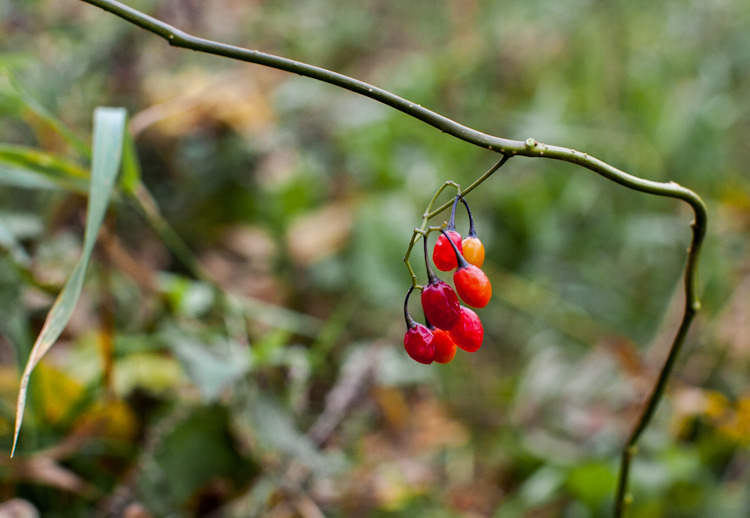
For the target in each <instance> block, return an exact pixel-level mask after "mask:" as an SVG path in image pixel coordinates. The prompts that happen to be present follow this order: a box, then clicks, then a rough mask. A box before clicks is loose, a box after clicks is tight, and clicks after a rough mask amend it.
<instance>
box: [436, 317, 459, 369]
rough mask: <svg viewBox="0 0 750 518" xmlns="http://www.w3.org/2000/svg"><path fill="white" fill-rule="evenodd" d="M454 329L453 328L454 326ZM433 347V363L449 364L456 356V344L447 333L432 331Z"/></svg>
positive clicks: (440, 330) (437, 330)
mask: <svg viewBox="0 0 750 518" xmlns="http://www.w3.org/2000/svg"><path fill="white" fill-rule="evenodd" d="M454 327H455V326H454ZM432 335H433V337H434V339H433V340H432V343H433V344H434V346H435V361H436V362H438V363H449V362H450V361H451V360H453V357H454V356H456V342H454V341H453V338H452V337H451V335H450V333H449V332H448V331H443V330H442V329H432Z"/></svg>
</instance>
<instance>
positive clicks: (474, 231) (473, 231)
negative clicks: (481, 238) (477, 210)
mask: <svg viewBox="0 0 750 518" xmlns="http://www.w3.org/2000/svg"><path fill="white" fill-rule="evenodd" d="M459 197H460V198H461V201H462V202H463V204H464V207H466V213H467V214H468V215H469V235H468V237H477V229H476V228H474V216H472V215H471V209H470V208H469V204H468V203H467V202H466V199H464V197H463V196H459Z"/></svg>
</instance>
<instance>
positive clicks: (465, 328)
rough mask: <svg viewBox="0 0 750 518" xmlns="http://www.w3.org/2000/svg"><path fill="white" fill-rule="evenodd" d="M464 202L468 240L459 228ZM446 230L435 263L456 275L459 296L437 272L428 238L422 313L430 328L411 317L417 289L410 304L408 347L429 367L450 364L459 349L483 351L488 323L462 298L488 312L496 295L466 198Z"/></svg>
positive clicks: (441, 269)
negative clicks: (431, 262) (486, 269)
mask: <svg viewBox="0 0 750 518" xmlns="http://www.w3.org/2000/svg"><path fill="white" fill-rule="evenodd" d="M459 200H460V201H461V202H462V203H463V204H464V206H465V207H466V211H467V212H468V215H469V226H470V228H469V235H468V236H467V237H466V238H465V239H463V240H462V239H461V234H459V233H458V232H456V226H455V219H456V205H457V204H458V202H459ZM431 230H438V229H431ZM440 231H441V235H440V236H439V237H438V240H437V242H436V243H435V248H434V249H433V252H432V261H433V262H434V263H435V267H436V268H438V269H439V270H440V271H444V272H448V271H451V270H455V271H454V273H453V284H454V285H455V286H456V289H455V291H454V290H453V288H452V287H451V286H450V285H449V284H448V283H446V282H444V281H442V280H440V279H439V278H438V277H437V276H436V275H435V273H434V272H433V270H432V267H431V266H430V260H429V257H428V254H427V236H426V235H423V241H424V256H425V257H424V258H425V266H426V269H427V285H426V286H424V287H423V288H422V310H423V311H424V315H425V320H426V325H422V324H419V323H417V322H415V321H414V319H412V318H411V316H410V315H409V310H408V302H409V296H410V295H411V293H412V291H413V290H414V286H412V287H411V288H409V292H408V293H407V294H406V300H405V301H404V319H405V320H406V327H407V330H406V334H405V335H404V347H405V349H406V352H407V354H408V355H409V356H410V357H411V358H412V359H414V360H416V361H418V362H419V363H425V364H429V363H432V362H433V361H436V362H438V363H448V362H450V361H451V360H452V359H453V357H454V356H455V355H456V348H457V347H460V348H461V349H463V350H465V351H468V352H474V351H476V350H477V349H479V347H481V345H482V339H483V337H484V328H483V327H482V322H481V321H480V320H479V317H478V316H477V314H476V313H475V312H474V311H473V310H471V309H470V308H468V307H466V306H463V305H461V304H460V303H459V297H460V298H461V300H462V301H463V302H464V303H465V304H467V305H468V306H472V307H475V308H483V307H484V306H486V305H487V303H488V302H489V300H490V297H491V296H492V286H491V284H490V281H489V279H488V278H487V275H485V273H484V272H483V271H482V270H481V269H480V267H481V266H482V264H483V263H484V245H482V242H481V241H480V240H479V238H478V237H477V234H476V230H475V228H474V219H473V218H472V216H471V210H470V209H469V205H468V204H467V203H466V200H465V199H464V198H463V197H462V196H460V195H458V196H456V199H455V200H454V202H453V209H452V210H451V217H450V220H449V221H448V224H447V226H446V228H445V229H440ZM456 292H458V295H456Z"/></svg>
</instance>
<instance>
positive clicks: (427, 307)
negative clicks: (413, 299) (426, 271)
mask: <svg viewBox="0 0 750 518" xmlns="http://www.w3.org/2000/svg"><path fill="white" fill-rule="evenodd" d="M422 309H423V310H424V315H425V317H427V320H429V321H430V322H431V323H432V325H434V326H435V327H437V328H439V329H445V330H446V331H447V330H449V329H450V328H452V327H453V326H454V325H456V322H458V316H459V311H460V305H459V303H458V297H456V292H455V291H453V288H451V287H450V285H448V284H447V283H445V282H443V281H441V280H440V279H438V278H437V277H435V278H434V279H433V280H431V281H430V284H428V285H427V286H425V287H424V289H423V290H422Z"/></svg>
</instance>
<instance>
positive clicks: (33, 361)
mask: <svg viewBox="0 0 750 518" xmlns="http://www.w3.org/2000/svg"><path fill="white" fill-rule="evenodd" d="M125 120H126V118H125V110H124V109H122V108H97V109H96V111H95V112H94V138H93V140H94V142H93V148H94V153H93V159H92V165H91V181H90V183H89V204H88V211H87V213H86V229H85V231H84V238H83V251H82V253H81V258H80V260H79V261H78V264H77V265H76V268H75V269H74V270H73V273H71V275H70V277H68V280H67V281H66V283H65V286H64V287H63V289H62V291H61V292H60V294H59V295H58V297H57V299H56V300H55V303H54V304H53V305H52V308H51V309H50V311H49V313H48V314H47V319H46V320H45V322H44V326H43V327H42V331H41V332H40V333H39V336H38V337H37V339H36V341H35V342H34V346H33V348H32V350H31V354H30V355H29V359H28V362H27V363H26V368H25V369H24V372H23V376H22V377H21V383H20V387H19V390H18V401H17V403H16V426H15V432H14V435H13V448H12V450H11V457H12V456H13V454H14V453H15V451H16V445H17V442H18V434H19V432H20V431H21V422H22V421H23V413H24V408H25V406H26V392H27V389H28V385H29V378H30V377H31V373H32V371H33V370H34V368H35V367H36V365H37V364H38V363H39V361H40V360H41V359H42V357H43V356H44V355H45V354H46V353H47V351H49V350H50V348H51V347H52V346H53V345H54V343H55V342H56V341H57V339H58V338H59V337H60V334H61V333H62V332H63V330H64V329H65V326H66V325H67V324H68V321H69V320H70V317H71V316H72V314H73V309H74V308H75V306H76V304H77V302H78V298H79V296H80V294H81V288H82V287H83V279H84V276H85V273H86V269H87V267H88V264H89V261H90V260H91V253H92V252H93V251H94V245H95V244H96V237H97V235H98V234H99V228H100V227H101V225H102V221H103V220H104V215H105V213H106V211H107V206H108V205H109V199H110V195H111V193H112V187H113V185H114V182H115V178H116V176H117V172H118V170H119V168H120V160H121V157H122V145H123V136H124V133H125Z"/></svg>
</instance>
